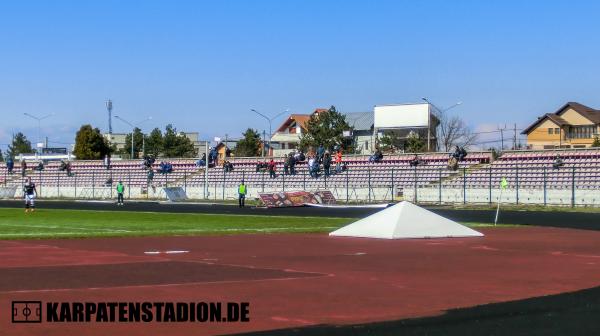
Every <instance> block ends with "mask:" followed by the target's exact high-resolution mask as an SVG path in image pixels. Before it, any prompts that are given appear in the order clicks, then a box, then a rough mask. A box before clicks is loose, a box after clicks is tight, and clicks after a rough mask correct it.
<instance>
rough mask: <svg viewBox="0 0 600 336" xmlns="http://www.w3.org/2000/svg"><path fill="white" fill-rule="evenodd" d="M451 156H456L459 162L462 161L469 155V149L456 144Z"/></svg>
mask: <svg viewBox="0 0 600 336" xmlns="http://www.w3.org/2000/svg"><path fill="white" fill-rule="evenodd" d="M451 156H452V157H453V158H455V159H456V160H457V161H458V162H460V161H463V160H464V159H465V158H466V157H467V151H466V150H465V148H464V147H459V146H456V148H455V149H454V153H452V155H451Z"/></svg>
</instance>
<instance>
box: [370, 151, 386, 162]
mask: <svg viewBox="0 0 600 336" xmlns="http://www.w3.org/2000/svg"><path fill="white" fill-rule="evenodd" d="M382 160H383V153H382V152H381V149H379V148H377V149H375V153H373V155H371V157H369V162H371V163H376V162H381V161H382Z"/></svg>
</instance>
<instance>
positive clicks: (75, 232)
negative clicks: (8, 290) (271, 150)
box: [0, 208, 487, 239]
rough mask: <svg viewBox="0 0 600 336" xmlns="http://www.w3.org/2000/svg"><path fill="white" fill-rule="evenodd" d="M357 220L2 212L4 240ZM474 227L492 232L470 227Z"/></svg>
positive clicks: (301, 227)
mask: <svg viewBox="0 0 600 336" xmlns="http://www.w3.org/2000/svg"><path fill="white" fill-rule="evenodd" d="M355 220H356V219H355V218H326V217H290V216H288V217H286V216H277V217H272V216H248V215H222V214H190V213H185V214H182V213H164V212H161V213H158V212H127V211H89V210H54V209H41V210H37V211H36V212H35V213H28V214H25V213H24V212H23V209H10V208H9V209H6V208H3V209H0V239H36V238H37V239H41V238H82V237H126V236H172V235H207V234H240V233H294V232H296V233H306V232H330V231H333V230H335V229H337V228H339V227H342V226H344V225H346V224H349V223H351V222H353V221H355ZM467 225H468V226H472V227H473V226H474V227H479V226H487V225H483V224H476V223H469V224H467Z"/></svg>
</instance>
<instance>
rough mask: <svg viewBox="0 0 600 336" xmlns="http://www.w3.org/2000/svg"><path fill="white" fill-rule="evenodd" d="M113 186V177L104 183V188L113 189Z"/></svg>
mask: <svg viewBox="0 0 600 336" xmlns="http://www.w3.org/2000/svg"><path fill="white" fill-rule="evenodd" d="M112 184H113V179H112V177H109V178H107V179H106V181H104V186H105V187H112Z"/></svg>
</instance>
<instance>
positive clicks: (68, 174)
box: [66, 162, 74, 177]
mask: <svg viewBox="0 0 600 336" xmlns="http://www.w3.org/2000/svg"><path fill="white" fill-rule="evenodd" d="M66 170H67V176H69V177H71V176H73V175H74V174H73V172H72V169H71V162H67V168H66Z"/></svg>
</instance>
